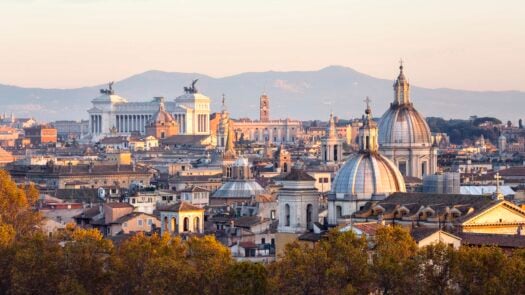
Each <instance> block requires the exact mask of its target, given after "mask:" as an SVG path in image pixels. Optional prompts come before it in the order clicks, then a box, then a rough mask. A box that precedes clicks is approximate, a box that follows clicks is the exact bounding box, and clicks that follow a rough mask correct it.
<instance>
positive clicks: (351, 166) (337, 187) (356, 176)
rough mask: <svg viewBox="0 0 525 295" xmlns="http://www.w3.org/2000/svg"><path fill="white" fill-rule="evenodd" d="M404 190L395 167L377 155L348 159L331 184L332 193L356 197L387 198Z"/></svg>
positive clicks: (370, 154)
mask: <svg viewBox="0 0 525 295" xmlns="http://www.w3.org/2000/svg"><path fill="white" fill-rule="evenodd" d="M405 190H406V188H405V181H404V179H403V176H402V175H401V173H400V172H399V170H398V169H397V167H396V166H395V165H394V163H392V161H390V160H389V159H388V158H386V157H385V156H383V155H381V154H378V153H359V154H357V155H354V156H353V157H351V158H350V159H348V160H347V161H346V162H345V164H344V165H343V167H341V169H339V171H338V172H337V175H336V177H335V180H334V183H333V184H332V193H335V194H348V195H355V196H358V197H360V196H363V197H370V196H374V195H376V196H378V195H384V196H387V195H390V194H391V193H394V192H404V191H405Z"/></svg>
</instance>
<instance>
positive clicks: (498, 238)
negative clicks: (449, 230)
mask: <svg viewBox="0 0 525 295" xmlns="http://www.w3.org/2000/svg"><path fill="white" fill-rule="evenodd" d="M459 237H461V239H462V241H461V243H462V244H463V245H471V246H498V247H503V248H525V236H522V235H498V234H478V233H460V234H459Z"/></svg>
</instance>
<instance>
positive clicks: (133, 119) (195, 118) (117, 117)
mask: <svg viewBox="0 0 525 295" xmlns="http://www.w3.org/2000/svg"><path fill="white" fill-rule="evenodd" d="M195 83H196V80H195V81H194V82H193V84H192V86H191V87H185V88H184V91H185V93H184V94H183V95H181V96H179V97H177V98H175V100H173V101H166V102H164V98H162V97H155V98H154V99H153V100H152V101H149V102H128V101H127V100H126V99H125V98H123V97H121V96H119V95H117V94H115V91H114V90H113V87H112V83H110V85H109V88H108V89H101V90H100V94H101V95H100V96H99V97H97V98H95V99H93V100H92V101H91V103H92V105H93V106H92V108H91V109H89V110H88V113H89V126H90V130H89V131H90V134H91V137H92V140H93V141H97V140H98V139H100V138H102V137H105V136H108V135H130V134H131V133H132V132H139V133H140V134H145V133H146V126H147V125H148V122H150V120H151V119H152V117H153V116H154V114H155V113H157V112H158V110H159V108H160V106H159V105H160V104H161V103H162V102H164V105H165V111H166V112H168V113H170V114H171V115H172V116H173V118H174V119H175V121H176V122H177V124H178V126H179V130H178V134H182V135H209V134H210V98H209V97H207V96H205V95H203V94H201V93H199V92H198V91H197V89H196V88H195Z"/></svg>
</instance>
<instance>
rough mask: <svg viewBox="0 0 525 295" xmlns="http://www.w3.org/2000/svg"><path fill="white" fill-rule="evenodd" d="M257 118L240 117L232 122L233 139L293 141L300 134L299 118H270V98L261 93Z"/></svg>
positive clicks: (273, 141) (263, 141) (261, 141)
mask: <svg viewBox="0 0 525 295" xmlns="http://www.w3.org/2000/svg"><path fill="white" fill-rule="evenodd" d="M259 111H260V118H259V120H250V119H240V120H235V121H233V122H232V128H233V132H234V133H235V141H245V140H246V141H253V142H255V143H258V144H265V143H275V144H280V143H294V142H296V141H298V139H299V138H300V137H301V136H302V123H301V121H299V120H291V119H284V120H271V119H270V98H269V96H268V95H266V94H263V95H262V96H261V98H260V110H259Z"/></svg>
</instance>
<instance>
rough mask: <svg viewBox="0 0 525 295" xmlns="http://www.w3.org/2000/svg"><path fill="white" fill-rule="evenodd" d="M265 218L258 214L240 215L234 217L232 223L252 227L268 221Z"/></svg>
mask: <svg viewBox="0 0 525 295" xmlns="http://www.w3.org/2000/svg"><path fill="white" fill-rule="evenodd" d="M268 220H269V219H267V218H261V217H259V216H241V217H237V218H235V219H234V225H235V226H237V227H244V228H248V227H252V226H254V225H257V224H260V223H263V222H266V221H268Z"/></svg>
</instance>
